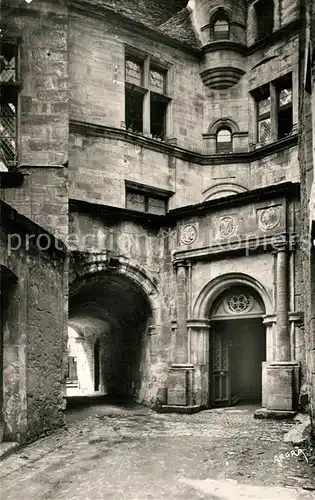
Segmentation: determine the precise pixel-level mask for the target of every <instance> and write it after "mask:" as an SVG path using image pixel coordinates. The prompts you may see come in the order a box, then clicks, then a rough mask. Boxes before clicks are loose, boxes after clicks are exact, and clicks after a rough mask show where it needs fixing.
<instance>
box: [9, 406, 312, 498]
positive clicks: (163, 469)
mask: <svg viewBox="0 0 315 500" xmlns="http://www.w3.org/2000/svg"><path fill="white" fill-rule="evenodd" d="M252 415H253V408H250V407H236V408H234V409H232V410H231V409H225V410H209V411H204V412H201V413H199V414H196V415H171V414H168V415H166V414H156V413H154V412H152V411H150V410H148V409H146V408H143V407H138V406H133V407H125V408H122V407H117V406H111V405H106V406H98V407H90V408H88V409H85V410H82V411H80V412H78V411H77V412H72V413H69V414H68V427H67V429H63V430H60V431H58V432H57V433H55V434H54V435H52V436H49V437H46V438H44V439H41V440H39V441H37V442H35V443H33V444H31V445H29V446H27V447H25V448H23V449H22V450H20V451H19V452H18V453H16V454H15V455H12V456H10V457H8V458H7V459H5V460H3V461H2V462H1V464H0V485H1V486H0V488H1V489H0V498H1V500H20V499H23V500H31V499H32V500H33V499H35V500H44V499H45V500H52V499H56V500H62V499H66V500H81V499H82V500H83V499H84V500H102V499H104V500H125V499H126V500H127V499H128V500H160V499H176V500H177V499H180V500H192V499H213V500H235V499H242V500H255V499H260V500H278V499H281V500H298V499H301V500H303V499H308V500H310V499H315V480H314V475H315V474H314V472H315V458H314V456H312V449H311V448H308V449H305V450H304V453H305V455H304V454H302V453H300V455H299V456H295V455H294V454H293V453H291V451H292V446H290V445H288V444H285V443H283V436H284V434H285V433H286V432H287V431H288V430H290V429H291V428H292V425H294V424H292V423H288V422H279V421H278V422H276V421H270V420H254V419H253V416H252ZM295 451H296V453H297V449H295ZM288 452H289V453H288ZM285 453H288V454H287V456H285V455H284V457H283V459H278V458H279V455H280V454H285ZM275 456H277V457H278V458H276V459H275Z"/></svg>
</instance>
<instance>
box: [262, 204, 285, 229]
mask: <svg viewBox="0 0 315 500" xmlns="http://www.w3.org/2000/svg"><path fill="white" fill-rule="evenodd" d="M279 222H280V210H279V207H270V208H266V209H265V210H262V211H261V213H260V217H259V225H260V227H261V229H263V230H264V231H270V230H271V229H274V228H275V227H276V226H277V225H278V224H279Z"/></svg>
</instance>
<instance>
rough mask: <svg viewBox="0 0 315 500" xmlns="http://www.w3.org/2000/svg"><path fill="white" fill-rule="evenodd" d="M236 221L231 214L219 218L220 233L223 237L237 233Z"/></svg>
mask: <svg viewBox="0 0 315 500" xmlns="http://www.w3.org/2000/svg"><path fill="white" fill-rule="evenodd" d="M235 229H236V222H235V219H234V217H231V216H230V215H228V216H225V217H221V219H220V220H219V235H220V237H221V238H228V237H229V236H232V234H234V233H235Z"/></svg>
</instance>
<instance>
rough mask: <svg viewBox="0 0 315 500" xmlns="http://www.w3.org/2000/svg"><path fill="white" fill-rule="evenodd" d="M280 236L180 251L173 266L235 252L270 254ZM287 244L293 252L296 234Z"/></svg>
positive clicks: (241, 239)
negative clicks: (185, 260)
mask: <svg viewBox="0 0 315 500" xmlns="http://www.w3.org/2000/svg"><path fill="white" fill-rule="evenodd" d="M278 238H279V235H275V234H273V235H270V236H255V235H253V237H252V238H248V237H247V238H235V241H232V239H231V240H230V241H228V242H223V241H222V242H221V243H220V244H218V245H209V246H204V247H199V248H194V249H191V250H178V251H175V252H174V253H173V264H174V265H175V264H176V263H177V262H179V261H182V260H183V259H192V260H193V259H207V258H210V257H213V256H214V255H221V254H231V253H235V252H242V253H244V252H248V253H249V252H250V253H255V252H261V251H264V252H270V251H272V250H275V246H276V244H277V240H278ZM287 238H288V239H287V243H288V245H289V249H290V250H291V251H293V250H294V248H295V244H296V237H295V234H294V233H290V234H287Z"/></svg>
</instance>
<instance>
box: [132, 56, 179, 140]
mask: <svg viewBox="0 0 315 500" xmlns="http://www.w3.org/2000/svg"><path fill="white" fill-rule="evenodd" d="M167 77H168V71H167V67H164V66H163V64H162V65H161V63H156V62H155V61H154V60H152V58H150V57H149V56H147V55H142V56H140V55H137V54H134V53H133V52H132V51H131V52H130V53H129V52H128V50H127V51H126V57H125V127H126V129H127V130H129V131H130V132H136V133H140V134H145V135H148V136H151V137H152V138H154V139H159V140H165V139H166V137H167V133H168V128H169V127H168V125H167V122H168V120H167V118H168V110H169V104H170V101H171V99H170V97H169V96H168V95H167V92H168V78H167Z"/></svg>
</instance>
